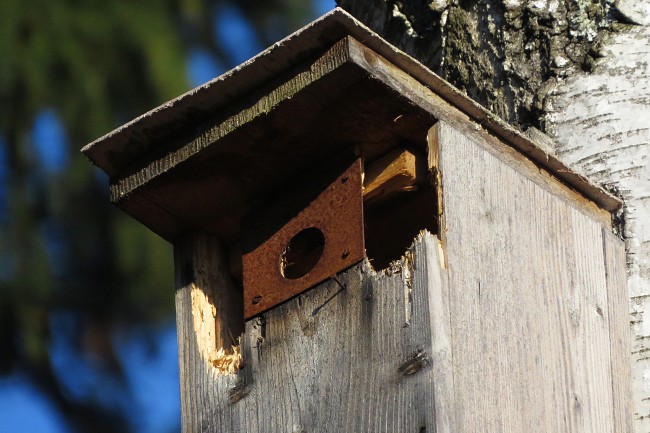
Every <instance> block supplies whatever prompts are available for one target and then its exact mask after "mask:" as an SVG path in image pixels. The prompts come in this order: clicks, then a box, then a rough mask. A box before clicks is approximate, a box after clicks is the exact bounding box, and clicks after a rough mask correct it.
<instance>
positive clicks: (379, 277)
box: [176, 233, 456, 433]
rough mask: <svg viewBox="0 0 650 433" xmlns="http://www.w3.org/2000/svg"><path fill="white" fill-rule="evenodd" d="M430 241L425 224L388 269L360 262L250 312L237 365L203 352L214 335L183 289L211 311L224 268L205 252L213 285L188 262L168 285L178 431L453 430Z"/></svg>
mask: <svg viewBox="0 0 650 433" xmlns="http://www.w3.org/2000/svg"><path fill="white" fill-rule="evenodd" d="M211 248H213V249H217V250H218V248H219V247H218V244H216V243H213V244H212V245H211ZM439 250H440V249H439V245H438V240H437V238H436V237H434V236H433V235H431V234H428V233H423V234H422V235H421V236H420V237H419V238H418V239H417V240H416V242H415V244H414V246H413V248H412V249H411V251H410V252H408V253H407V255H406V258H405V259H404V261H403V262H402V265H401V266H396V267H394V268H393V270H392V272H391V273H390V274H386V273H382V274H377V273H375V272H374V271H373V270H372V268H371V267H370V265H369V264H368V263H367V262H363V263H360V264H359V265H357V266H354V267H352V268H351V269H350V270H348V271H347V272H345V273H343V274H342V275H340V280H341V282H342V283H343V284H344V285H345V286H346V288H345V289H342V288H341V287H340V286H339V285H338V283H337V282H335V281H328V282H325V283H323V284H321V285H320V286H318V287H316V288H314V289H313V290H310V291H308V292H307V293H305V294H303V295H300V296H298V297H296V298H294V299H293V300H291V301H289V302H287V303H285V304H283V305H281V306H279V307H277V308H275V309H273V310H271V311H269V312H268V313H266V314H264V315H263V316H260V317H259V318H256V319H253V320H251V321H249V322H247V323H246V330H245V338H244V341H243V344H242V346H243V355H244V359H245V361H246V363H247V364H246V366H245V367H244V368H243V369H242V370H240V371H239V372H238V373H237V374H234V375H224V374H217V372H216V370H215V369H214V368H213V367H212V366H211V364H210V362H209V361H208V360H206V359H205V356H206V355H205V354H206V353H209V352H210V351H211V350H213V349H214V347H213V346H214V342H209V341H207V340H209V338H207V339H206V338H203V337H201V336H199V334H201V332H197V329H196V327H197V317H196V315H197V314H199V315H200V314H201V313H200V305H198V304H197V303H200V302H202V301H200V299H202V298H201V296H198V297H197V296H195V295H193V294H192V293H193V292H192V291H193V290H194V291H197V290H199V291H200V292H201V293H204V294H205V295H206V296H205V299H208V300H212V301H213V302H214V303H215V305H213V307H215V308H216V311H219V310H220V305H218V303H219V301H218V297H216V296H215V295H214V293H215V292H218V291H220V290H223V289H224V285H225V286H226V287H225V288H226V289H230V287H229V283H228V282H227V281H226V280H224V279H223V274H224V273H227V272H228V271H227V269H226V268H225V266H223V265H220V260H219V259H218V257H219V256H220V253H219V252H218V251H216V252H214V253H213V254H212V257H213V259H212V260H211V263H210V265H211V266H212V267H213V269H212V270H211V271H210V273H211V275H212V277H211V278H212V281H213V282H214V285H213V286H211V283H210V280H209V278H207V277H206V275H207V274H206V273H205V270H204V271H203V272H197V271H200V270H201V269H200V268H201V266H203V265H205V264H206V263H203V265H202V264H201V263H199V262H196V263H195V265H194V266H195V267H196V269H195V271H194V273H195V274H196V275H197V277H196V278H194V280H193V281H190V280H191V279H188V278H179V280H178V286H179V288H178V290H177V295H176V307H177V317H178V338H179V357H180V371H181V394H182V418H183V431H184V432H250V433H253V432H269V433H271V432H272V433H279V432H309V433H313V432H425V431H438V432H454V431H456V430H455V429H454V428H453V422H454V420H453V416H452V415H453V410H452V408H450V407H448V405H450V404H451V403H452V402H451V396H452V394H451V392H450V391H451V389H452V377H451V371H452V369H451V347H450V344H451V340H450V338H449V335H447V334H446V330H447V329H448V328H449V326H448V322H449V312H448V310H447V307H446V296H447V293H448V292H447V287H446V285H445V284H446V283H445V277H444V274H443V273H442V272H441V268H440V259H439V257H438V252H439ZM219 266H221V269H219ZM215 269H217V271H215ZM219 273H221V276H219ZM179 274H180V275H185V276H187V275H192V274H193V272H190V271H188V270H187V269H185V270H183V269H180V270H179ZM197 307H199V308H197ZM197 312H198V313H197ZM217 314H218V313H217ZM198 322H199V325H198V326H201V325H200V323H201V322H202V320H198ZM206 344H207V345H212V347H208V348H207V350H206V347H205V345H206ZM434 400H435V401H434Z"/></svg>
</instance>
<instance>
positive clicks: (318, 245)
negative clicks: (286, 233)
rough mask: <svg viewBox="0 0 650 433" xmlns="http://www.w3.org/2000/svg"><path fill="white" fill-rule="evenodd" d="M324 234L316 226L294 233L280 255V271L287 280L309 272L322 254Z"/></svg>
mask: <svg viewBox="0 0 650 433" xmlns="http://www.w3.org/2000/svg"><path fill="white" fill-rule="evenodd" d="M324 249H325V236H324V235H323V232H322V231H320V230H319V229H317V228H316V227H309V228H306V229H304V230H301V231H300V232H298V234H296V235H295V236H294V237H293V238H291V240H290V241H289V244H288V245H287V248H286V249H285V250H284V252H283V253H282V254H281V256H280V271H281V272H282V276H283V277H284V278H287V279H289V280H296V279H298V278H302V277H304V276H305V275H307V274H308V273H309V271H311V270H312V269H314V267H315V266H316V264H318V261H319V260H320V258H321V256H322V255H323V250H324Z"/></svg>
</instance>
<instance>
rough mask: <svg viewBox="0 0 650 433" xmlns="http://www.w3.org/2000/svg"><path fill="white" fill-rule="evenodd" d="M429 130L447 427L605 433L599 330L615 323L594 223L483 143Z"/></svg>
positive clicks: (605, 357)
mask: <svg viewBox="0 0 650 433" xmlns="http://www.w3.org/2000/svg"><path fill="white" fill-rule="evenodd" d="M435 131H436V132H437V134H438V137H437V140H436V141H437V143H436V146H437V148H438V151H439V155H438V164H439V167H438V168H439V170H440V171H441V173H442V179H443V190H442V196H443V204H442V207H443V223H442V224H443V225H442V236H443V240H444V245H445V249H446V254H447V263H448V268H449V287H451V288H452V290H451V292H450V298H449V308H450V311H451V334H452V341H453V343H452V354H453V355H452V358H453V366H454V389H455V392H456V393H455V409H456V414H457V420H456V422H457V425H458V426H462V431H466V432H474V431H482V432H497V431H498V432H521V431H527V432H563V433H574V432H575V433H578V432H584V433H587V432H589V433H594V432H610V431H613V429H614V420H613V419H612V406H613V396H612V380H615V381H616V380H621V379H620V378H618V377H614V378H613V377H612V374H611V359H612V357H611V355H610V343H609V327H610V321H614V320H623V321H625V318H624V317H611V316H610V313H609V310H608V307H609V304H608V298H607V296H608V293H607V285H606V279H605V266H604V260H605V258H604V256H603V252H602V245H601V243H602V235H601V230H602V226H601V224H599V223H598V222H597V221H594V220H593V219H591V218H589V217H588V216H587V215H585V214H584V213H583V212H581V211H579V210H577V209H576V208H574V207H573V206H572V205H571V204H569V203H568V202H567V201H566V200H563V199H562V198H561V197H558V196H557V195H555V194H553V193H551V192H549V191H548V190H547V189H546V188H544V187H543V186H542V185H539V184H538V183H536V182H533V181H532V180H531V179H530V178H529V177H527V176H524V175H522V173H520V172H518V171H517V170H515V169H514V168H513V167H511V166H510V165H509V164H507V163H505V162H504V161H502V160H501V159H499V158H498V157H497V156H496V155H495V154H493V153H492V152H490V151H489V148H488V147H486V146H485V145H484V144H479V143H477V142H475V141H473V140H471V139H469V138H468V137H467V135H465V134H464V133H461V132H460V131H458V130H456V129H455V128H453V127H451V126H450V125H448V124H445V123H444V122H440V123H439V124H438V125H437V127H436V129H435ZM430 160H433V161H435V158H431V159H430ZM619 259H620V257H619ZM621 356H624V355H621ZM621 384H622V386H624V385H625V384H626V383H625V382H624V379H623V381H622V382H621Z"/></svg>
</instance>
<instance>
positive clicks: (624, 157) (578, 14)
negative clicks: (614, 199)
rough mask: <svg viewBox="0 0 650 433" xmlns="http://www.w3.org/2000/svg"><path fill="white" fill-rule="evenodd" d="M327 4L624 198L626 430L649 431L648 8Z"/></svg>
mask: <svg viewBox="0 0 650 433" xmlns="http://www.w3.org/2000/svg"><path fill="white" fill-rule="evenodd" d="M338 1H339V3H340V5H341V6H342V7H344V8H345V9H347V10H348V11H349V12H350V13H352V14H353V15H355V16H356V17H357V18H358V19H360V20H361V21H363V22H365V23H366V24H367V25H368V26H369V27H371V28H372V29H373V30H375V31H376V32H378V33H379V34H381V35H382V36H384V37H385V38H386V39H388V40H389V41H391V42H392V43H393V44H395V45H396V46H398V47H399V48H401V49H402V50H404V51H406V52H407V53H409V54H411V55H412V56H414V57H416V58H418V59H419V60H420V61H421V62H423V63H424V64H426V65H427V66H429V67H430V68H431V69H432V70H433V71H435V72H437V73H438V74H440V75H441V76H443V77H444V78H445V79H447V80H448V81H450V82H451V83H452V84H454V85H455V86H457V87H458V88H460V89H461V90H463V91H465V92H466V93H467V94H468V95H469V96H470V97H471V98H473V99H475V100H476V101H477V102H479V103H481V104H482V105H483V106H485V107H486V108H488V109H490V110H491V111H493V112H495V113H496V114H498V115H499V116H501V117H502V118H504V119H505V120H507V121H509V122H510V123H512V124H514V125H516V126H518V127H519V128H521V129H522V130H527V131H528V132H529V133H530V134H535V135H537V136H538V137H537V138H538V139H539V138H540V136H541V137H544V136H543V134H542V133H541V132H540V130H541V131H544V132H545V133H547V134H549V135H550V136H552V137H553V138H554V139H555V141H554V142H553V141H551V140H550V139H549V142H550V143H551V146H552V147H554V148H555V149H554V150H555V152H556V153H557V155H559V156H560V157H561V158H562V159H563V160H564V161H565V162H567V163H569V164H570V165H571V166H572V167H573V168H574V169H576V170H578V171H580V172H582V173H583V174H585V175H587V176H588V177H590V178H591V179H592V180H594V181H596V182H598V183H601V184H602V185H604V186H605V187H606V188H608V189H610V190H612V191H615V192H616V193H617V194H619V195H620V196H621V197H622V198H623V199H624V201H625V208H624V211H623V213H622V215H621V216H622V219H621V221H620V224H619V229H620V231H621V233H620V234H621V235H622V236H623V237H624V238H625V241H626V245H627V260H628V289H629V296H630V323H631V327H632V354H631V357H630V361H631V363H632V374H633V386H634V405H635V414H634V416H635V429H636V431H637V432H639V433H641V432H649V431H650V0H638V1H634V0H619V1H613V0H530V1H526V0H432V1H427V2H423V1H416V0H338ZM646 316H648V317H646Z"/></svg>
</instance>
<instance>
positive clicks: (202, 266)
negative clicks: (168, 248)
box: [174, 234, 244, 374]
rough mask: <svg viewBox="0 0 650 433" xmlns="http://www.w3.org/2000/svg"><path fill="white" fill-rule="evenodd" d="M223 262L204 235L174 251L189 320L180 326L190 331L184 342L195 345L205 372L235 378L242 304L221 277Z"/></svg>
mask: <svg viewBox="0 0 650 433" xmlns="http://www.w3.org/2000/svg"><path fill="white" fill-rule="evenodd" d="M225 259H226V258H225V256H224V254H223V252H222V250H221V245H220V242H219V240H218V239H217V238H215V237H214V236H210V235H205V234H194V235H189V236H186V237H185V238H184V239H183V240H180V241H178V242H177V243H176V245H175V249H174V261H175V264H176V286H177V294H178V295H180V294H183V295H184V296H186V302H187V305H184V306H183V307H184V308H187V309H188V310H189V311H190V316H191V317H187V318H183V319H184V320H187V321H189V322H190V323H183V324H182V325H183V326H187V327H188V328H189V330H190V335H183V338H190V340H191V341H194V344H195V345H196V348H197V353H196V356H198V357H199V358H200V359H201V360H202V361H203V362H204V363H205V365H206V368H208V369H210V370H212V371H214V372H215V373H217V374H234V373H236V372H237V371H238V370H239V368H240V365H241V362H242V357H241V351H240V336H241V334H242V332H243V326H244V319H243V309H242V305H243V304H242V294H241V290H239V289H238V288H237V287H236V286H235V285H234V284H233V283H232V282H231V279H230V273H223V269H224V268H225V266H226V260H225ZM177 307H179V306H178V305H177ZM180 317H182V315H179V318H180ZM179 325H180V323H179ZM180 338H181V334H180V333H179V339H180ZM183 342H184V343H187V342H186V341H185V340H183ZM181 371H183V369H182V368H181Z"/></svg>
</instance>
